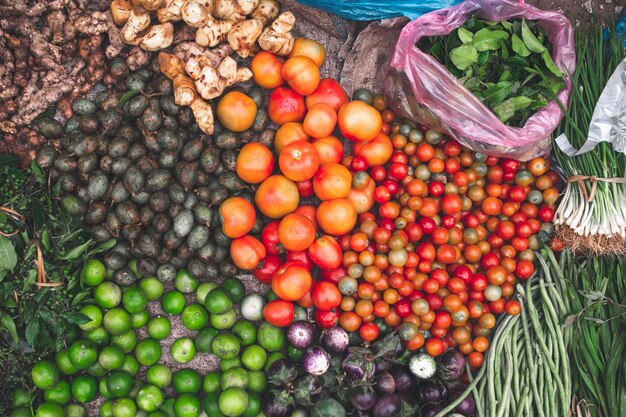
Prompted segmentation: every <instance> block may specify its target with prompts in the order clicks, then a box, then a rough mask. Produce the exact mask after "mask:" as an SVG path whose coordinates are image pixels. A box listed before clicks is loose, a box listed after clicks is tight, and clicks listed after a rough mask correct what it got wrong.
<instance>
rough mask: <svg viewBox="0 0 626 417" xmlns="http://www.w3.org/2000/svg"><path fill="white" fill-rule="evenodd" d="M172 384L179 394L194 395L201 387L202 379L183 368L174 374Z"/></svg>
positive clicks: (188, 369)
mask: <svg viewBox="0 0 626 417" xmlns="http://www.w3.org/2000/svg"><path fill="white" fill-rule="evenodd" d="M172 383H173V385H174V390H175V391H176V392H177V393H179V394H195V393H197V392H198V391H200V388H201V387H202V377H201V376H200V374H199V373H198V372H196V371H195V370H193V369H190V368H183V369H180V370H178V371H176V372H174V377H173V378H172Z"/></svg>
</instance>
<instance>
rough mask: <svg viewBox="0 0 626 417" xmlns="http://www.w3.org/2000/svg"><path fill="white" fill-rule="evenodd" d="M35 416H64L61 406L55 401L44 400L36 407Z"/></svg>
mask: <svg viewBox="0 0 626 417" xmlns="http://www.w3.org/2000/svg"><path fill="white" fill-rule="evenodd" d="M35 417H64V416H63V407H61V406H60V405H59V404H57V403H52V402H47V401H46V402H44V403H42V404H41V405H40V406H39V407H37V412H36V413H35Z"/></svg>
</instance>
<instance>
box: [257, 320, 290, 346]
mask: <svg viewBox="0 0 626 417" xmlns="http://www.w3.org/2000/svg"><path fill="white" fill-rule="evenodd" d="M257 340H258V341H259V344H260V345H261V346H263V348H264V349H265V350H267V351H268V352H277V351H279V350H282V349H284V348H285V345H286V343H287V341H286V340H287V339H286V338H285V331H284V330H283V329H281V328H280V327H275V326H272V325H271V324H269V323H267V322H263V323H261V325H260V326H259V330H258V331H257Z"/></svg>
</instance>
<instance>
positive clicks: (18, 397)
mask: <svg viewBox="0 0 626 417" xmlns="http://www.w3.org/2000/svg"><path fill="white" fill-rule="evenodd" d="M31 400H32V396H31V394H30V392H28V391H26V390H25V389H24V388H16V389H15V391H13V397H11V406H12V407H13V408H18V407H23V406H26V405H30V402H31Z"/></svg>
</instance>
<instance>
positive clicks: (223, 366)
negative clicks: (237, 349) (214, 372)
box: [220, 355, 243, 372]
mask: <svg viewBox="0 0 626 417" xmlns="http://www.w3.org/2000/svg"><path fill="white" fill-rule="evenodd" d="M242 366H243V363H241V356H239V355H237V356H235V357H234V358H230V359H220V370H221V371H222V372H226V371H228V370H229V369H231V368H240V367H242Z"/></svg>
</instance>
